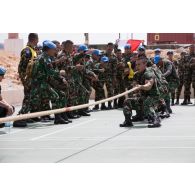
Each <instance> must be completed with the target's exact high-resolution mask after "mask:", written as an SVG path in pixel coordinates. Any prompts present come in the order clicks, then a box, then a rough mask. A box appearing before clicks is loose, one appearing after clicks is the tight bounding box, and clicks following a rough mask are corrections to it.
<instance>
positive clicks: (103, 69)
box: [93, 56, 109, 110]
mask: <svg viewBox="0 0 195 195" xmlns="http://www.w3.org/2000/svg"><path fill="white" fill-rule="evenodd" d="M108 62H109V59H108V57H106V56H103V57H101V59H100V62H99V63H97V64H95V67H94V69H93V70H94V72H95V73H96V75H97V77H98V80H96V81H94V85H93V86H94V89H95V93H96V94H95V101H99V100H102V99H105V97H106V96H105V91H104V85H105V82H106V80H107V79H108V74H107V71H108V66H109V65H108ZM97 108H98V109H99V105H98V106H97ZM101 110H107V107H106V106H105V103H102V105H101Z"/></svg>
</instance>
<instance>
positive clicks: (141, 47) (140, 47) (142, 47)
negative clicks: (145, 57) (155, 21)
mask: <svg viewBox="0 0 195 195" xmlns="http://www.w3.org/2000/svg"><path fill="white" fill-rule="evenodd" d="M145 50H146V48H145V47H144V46H143V45H141V46H139V48H138V51H145Z"/></svg>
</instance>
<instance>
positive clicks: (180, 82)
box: [176, 74, 184, 99]
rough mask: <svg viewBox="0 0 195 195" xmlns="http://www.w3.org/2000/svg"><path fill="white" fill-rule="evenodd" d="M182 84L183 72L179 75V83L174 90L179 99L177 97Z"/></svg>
mask: <svg viewBox="0 0 195 195" xmlns="http://www.w3.org/2000/svg"><path fill="white" fill-rule="evenodd" d="M183 85H184V74H180V75H179V85H178V87H177V90H176V96H177V99H179V97H180V95H181V91H182V87H183Z"/></svg>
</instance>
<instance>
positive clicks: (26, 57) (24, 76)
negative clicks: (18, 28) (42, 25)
mask: <svg viewBox="0 0 195 195" xmlns="http://www.w3.org/2000/svg"><path fill="white" fill-rule="evenodd" d="M38 42H39V38H38V34H36V33H30V34H29V35H28V43H27V45H26V47H25V48H24V49H23V50H22V51H21V54H20V63H19V66H18V73H19V77H20V79H21V81H22V85H23V86H24V99H23V102H22V108H21V109H20V111H19V113H18V114H26V113H28V112H29V111H31V112H34V111H37V110H32V109H31V108H30V91H31V78H30V77H31V75H30V74H31V72H32V68H33V66H34V60H35V59H36V58H37V53H36V51H35V47H36V46H37V43H38ZM33 120H35V119H33ZM28 122H33V121H29V120H28ZM13 126H14V127H26V126H27V120H19V121H14V123H13Z"/></svg>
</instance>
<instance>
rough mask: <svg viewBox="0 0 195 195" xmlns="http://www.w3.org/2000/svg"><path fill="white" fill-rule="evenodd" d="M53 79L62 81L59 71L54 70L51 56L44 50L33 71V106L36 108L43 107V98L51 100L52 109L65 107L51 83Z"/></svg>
mask: <svg viewBox="0 0 195 195" xmlns="http://www.w3.org/2000/svg"><path fill="white" fill-rule="evenodd" d="M51 79H55V80H57V81H59V82H62V80H63V78H62V77H61V76H60V75H59V72H58V71H56V70H54V68H53V66H52V60H51V57H50V56H48V55H47V54H46V53H45V52H43V53H42V54H41V55H40V56H39V57H38V59H37V61H36V63H35V66H34V68H33V72H32V90H31V93H30V94H31V106H32V107H33V109H34V110H38V109H39V108H40V107H41V101H40V100H41V99H44V100H46V101H51V103H52V109H57V108H61V107H63V104H62V103H61V102H60V101H59V100H60V99H59V95H58V93H57V91H56V90H55V89H54V88H53V87H52V86H51V85H50V84H49V81H50V80H51Z"/></svg>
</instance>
